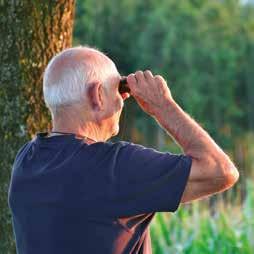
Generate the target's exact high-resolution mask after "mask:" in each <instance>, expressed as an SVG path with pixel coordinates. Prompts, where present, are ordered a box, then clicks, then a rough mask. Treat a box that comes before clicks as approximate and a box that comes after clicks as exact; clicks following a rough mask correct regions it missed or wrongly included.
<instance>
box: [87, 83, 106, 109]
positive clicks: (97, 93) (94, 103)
mask: <svg viewBox="0 0 254 254" xmlns="http://www.w3.org/2000/svg"><path fill="white" fill-rule="evenodd" d="M102 89H103V88H102V83H100V82H93V83H91V84H89V87H88V99H89V102H90V105H91V107H92V109H93V110H97V111H99V110H102V109H103V96H102V93H103V91H102Z"/></svg>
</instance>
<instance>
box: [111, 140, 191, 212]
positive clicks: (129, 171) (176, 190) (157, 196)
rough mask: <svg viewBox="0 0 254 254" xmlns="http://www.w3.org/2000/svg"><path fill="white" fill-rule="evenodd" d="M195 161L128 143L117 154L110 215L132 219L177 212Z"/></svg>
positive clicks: (183, 155) (182, 155)
mask: <svg viewBox="0 0 254 254" xmlns="http://www.w3.org/2000/svg"><path fill="white" fill-rule="evenodd" d="M191 163H192V158H191V157H190V156H187V155H185V154H173V153H170V152H160V151H158V150H156V149H154V148H148V147H145V146H142V145H139V144H134V143H130V142H126V143H125V145H124V146H122V147H121V148H120V149H119V150H118V153H117V156H116V159H115V165H114V176H113V177H112V179H114V180H113V189H112V191H111V194H110V196H108V197H107V207H108V209H109V212H111V213H112V214H114V215H117V216H121V215H122V216H129V215H135V214H140V213H151V212H175V211H176V210H177V208H178V206H179V204H180V201H181V197H182V194H183V192H184V189H185V186H186V183H187V180H188V176H189V174H190V168H191Z"/></svg>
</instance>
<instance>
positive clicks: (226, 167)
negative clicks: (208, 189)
mask: <svg viewBox="0 0 254 254" xmlns="http://www.w3.org/2000/svg"><path fill="white" fill-rule="evenodd" d="M220 171H221V174H222V177H221V181H219V182H220V183H219V184H218V188H219V190H218V191H219V192H221V191H225V190H227V189H229V188H231V187H233V186H234V184H235V183H236V182H237V181H238V179H239V172H238V170H237V168H236V167H235V165H234V164H233V163H232V162H231V161H230V162H227V163H223V166H221V167H220Z"/></svg>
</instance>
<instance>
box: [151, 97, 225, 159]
mask: <svg viewBox="0 0 254 254" xmlns="http://www.w3.org/2000/svg"><path fill="white" fill-rule="evenodd" d="M155 119H156V120H157V122H158V123H159V124H160V125H161V126H162V127H163V128H164V129H165V130H166V131H167V132H168V133H169V134H170V135H171V136H172V137H173V138H174V139H175V141H176V142H177V143H178V144H179V145H180V146H181V147H182V149H183V150H184V152H185V154H188V155H191V156H192V157H194V158H197V159H199V158H202V157H203V156H204V154H216V153H218V152H219V153H223V152H222V150H221V149H220V147H219V146H218V145H217V144H216V143H215V142H214V140H213V139H212V138H211V137H210V136H209V134H208V133H207V132H206V131H205V130H204V129H203V128H202V127H201V126H200V125H199V124H198V123H197V122H195V121H194V120H193V119H192V118H191V117H190V116H189V115H188V114H187V113H185V112H184V111H183V110H182V109H181V107H180V106H179V105H178V104H177V103H176V102H175V101H174V100H173V99H168V100H165V103H164V104H163V107H162V108H161V110H160V112H158V113H157V114H156V116H155Z"/></svg>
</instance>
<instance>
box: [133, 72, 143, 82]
mask: <svg viewBox="0 0 254 254" xmlns="http://www.w3.org/2000/svg"><path fill="white" fill-rule="evenodd" d="M135 76H136V78H137V80H138V83H143V82H145V77H144V73H143V71H136V72H135Z"/></svg>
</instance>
